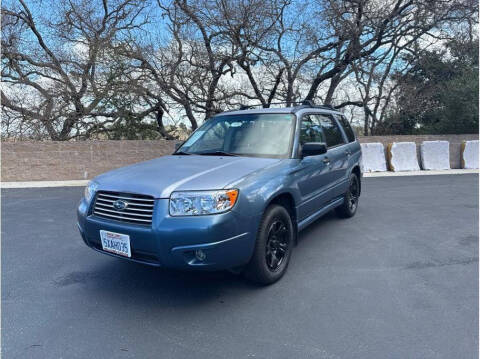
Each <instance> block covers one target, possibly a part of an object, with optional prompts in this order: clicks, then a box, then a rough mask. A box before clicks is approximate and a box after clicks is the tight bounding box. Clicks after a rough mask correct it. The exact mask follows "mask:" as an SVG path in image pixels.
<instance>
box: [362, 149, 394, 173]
mask: <svg viewBox="0 0 480 359" xmlns="http://www.w3.org/2000/svg"><path fill="white" fill-rule="evenodd" d="M360 146H361V147H362V171H363V172H383V171H386V170H387V162H386V161H385V149H384V147H383V144H382V143H380V142H375V143H362V144H361V145H360Z"/></svg>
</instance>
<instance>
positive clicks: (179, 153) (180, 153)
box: [173, 151, 191, 155]
mask: <svg viewBox="0 0 480 359" xmlns="http://www.w3.org/2000/svg"><path fill="white" fill-rule="evenodd" d="M173 154H174V155H191V153H189V152H185V151H177V152H174V153H173Z"/></svg>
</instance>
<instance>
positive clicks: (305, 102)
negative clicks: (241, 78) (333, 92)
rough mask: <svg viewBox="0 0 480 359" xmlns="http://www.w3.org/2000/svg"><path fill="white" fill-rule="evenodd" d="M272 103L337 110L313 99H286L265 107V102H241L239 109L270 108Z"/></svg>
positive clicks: (275, 103)
mask: <svg viewBox="0 0 480 359" xmlns="http://www.w3.org/2000/svg"><path fill="white" fill-rule="evenodd" d="M272 105H288V107H290V106H291V107H297V108H298V107H313V108H323V109H327V110H334V111H335V110H337V109H336V108H335V107H333V106H332V105H326V104H324V105H315V104H314V102H313V101H312V100H303V101H300V102H299V101H294V102H286V101H282V102H271V103H270V104H269V105H268V107H265V106H264V105H263V104H261V103H257V104H253V105H243V104H241V105H240V106H239V108H238V110H240V111H242V110H249V109H253V108H255V107H259V106H261V107H264V108H270V107H271V106H272ZM233 111H235V110H233Z"/></svg>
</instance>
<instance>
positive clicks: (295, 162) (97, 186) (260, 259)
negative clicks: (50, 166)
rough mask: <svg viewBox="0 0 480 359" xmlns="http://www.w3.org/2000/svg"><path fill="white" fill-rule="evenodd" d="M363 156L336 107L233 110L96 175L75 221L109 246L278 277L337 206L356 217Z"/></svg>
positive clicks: (149, 260)
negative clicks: (158, 152) (180, 139)
mask: <svg viewBox="0 0 480 359" xmlns="http://www.w3.org/2000/svg"><path fill="white" fill-rule="evenodd" d="M360 160H361V149H360V144H359V143H358V141H357V140H356V138H355V134H354V132H353V130H352V128H351V127H350V125H349V123H348V121H347V120H346V119H345V117H344V116H343V115H342V114H341V113H339V112H337V111H335V110H333V109H332V108H329V107H327V106H313V105H311V104H306V105H300V106H295V107H288V108H269V109H247V110H239V111H230V112H224V113H220V114H218V115H216V116H214V117H212V118H211V119H209V120H208V121H206V122H205V123H204V124H203V125H202V126H201V127H200V128H198V129H197V130H196V131H195V132H194V133H193V134H192V135H191V136H190V138H188V140H186V141H185V142H184V143H183V144H182V145H181V146H180V147H179V148H178V149H177V150H176V151H175V153H173V154H172V155H170V156H164V157H160V158H156V159H153V160H150V161H146V162H142V163H137V164H134V165H131V166H127V167H123V168H119V169H116V170H113V171H110V172H107V173H104V174H102V175H100V176H98V177H96V178H94V179H93V180H92V181H91V182H90V183H89V184H88V186H87V187H86V189H85V195H84V197H83V198H82V200H81V201H80V204H79V207H78V228H79V230H80V233H81V236H82V238H83V240H84V241H85V243H86V244H87V245H88V246H89V247H91V248H93V249H95V250H97V251H99V252H101V253H105V254H109V255H112V256H116V257H122V258H126V259H128V260H131V261H135V262H141V263H145V264H149V265H154V266H161V267H169V268H181V269H185V268H192V269H208V270H223V269H227V270H231V271H234V272H242V273H244V274H245V276H246V277H247V278H249V279H250V280H252V281H255V282H257V283H261V284H270V283H273V282H275V281H277V280H278V279H280V278H281V277H282V276H283V274H284V273H285V271H286V269H287V266H288V262H289V260H290V256H291V254H292V250H293V247H294V244H295V242H296V236H297V233H298V232H299V231H300V230H302V229H304V228H305V227H306V226H308V225H309V224H311V223H312V222H314V221H315V220H316V219H317V218H319V217H320V216H322V215H323V214H325V213H327V212H328V211H330V210H333V209H335V210H336V212H337V213H338V214H339V215H340V216H342V217H352V216H353V215H354V214H355V212H356V210H357V207H358V200H359V196H360V190H361V182H360V181H361V177H362V173H361V170H360Z"/></svg>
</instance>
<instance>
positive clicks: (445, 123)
mask: <svg viewBox="0 0 480 359" xmlns="http://www.w3.org/2000/svg"><path fill="white" fill-rule="evenodd" d="M407 61H410V62H411V65H412V67H411V70H410V71H409V72H408V73H407V74H405V75H403V76H397V78H396V81H398V84H399V90H398V95H397V99H396V102H397V109H396V110H395V111H393V112H392V113H391V114H390V115H389V117H388V119H387V120H386V121H385V124H384V125H383V128H382V129H379V130H380V131H377V132H382V133H403V134H408V133H420V134H422V133H429V134H443V133H477V132H478V91H479V88H478V40H475V41H469V42H461V41H458V40H454V41H451V42H449V43H448V44H447V47H446V49H445V50H443V51H423V52H422V53H421V54H419V55H418V56H416V57H415V58H410V59H407Z"/></svg>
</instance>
